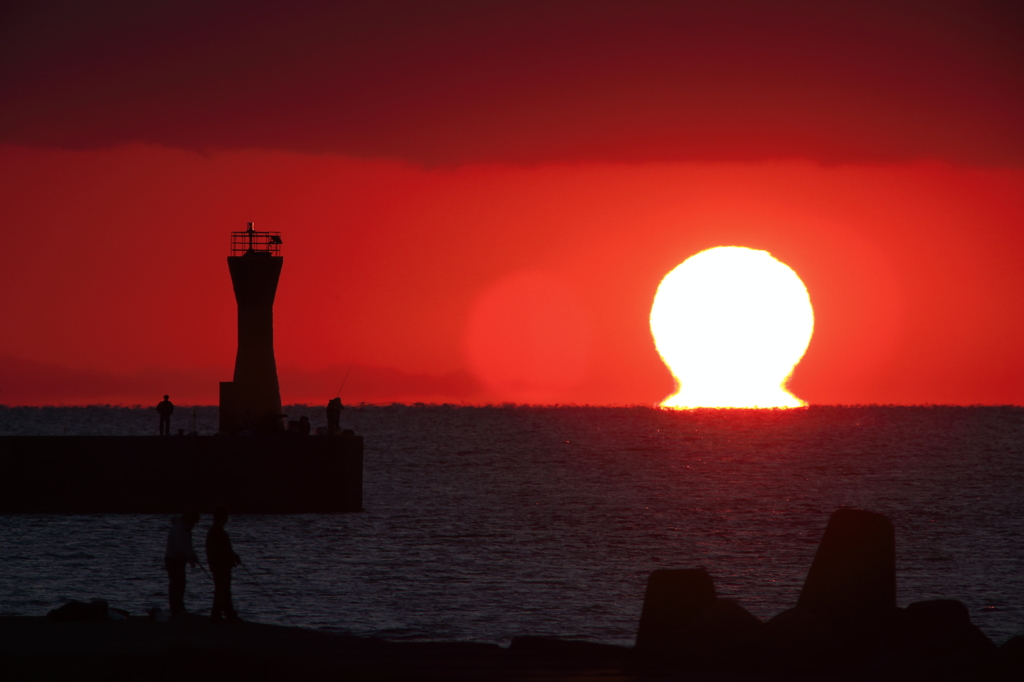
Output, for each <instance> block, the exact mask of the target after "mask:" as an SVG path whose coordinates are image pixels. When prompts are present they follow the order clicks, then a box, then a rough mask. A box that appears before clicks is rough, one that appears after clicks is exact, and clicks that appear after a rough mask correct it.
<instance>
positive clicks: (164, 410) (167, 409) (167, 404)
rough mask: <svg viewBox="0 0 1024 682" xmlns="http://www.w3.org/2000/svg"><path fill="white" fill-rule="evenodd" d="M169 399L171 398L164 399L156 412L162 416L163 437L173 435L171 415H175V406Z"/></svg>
mask: <svg viewBox="0 0 1024 682" xmlns="http://www.w3.org/2000/svg"><path fill="white" fill-rule="evenodd" d="M168 398H170V396H168V395H165V396H164V399H163V400H161V401H160V403H159V404H158V405H157V406H156V411H157V412H158V413H159V414H160V435H161V436H169V435H171V415H172V414H174V405H173V403H171V401H170V400H168Z"/></svg>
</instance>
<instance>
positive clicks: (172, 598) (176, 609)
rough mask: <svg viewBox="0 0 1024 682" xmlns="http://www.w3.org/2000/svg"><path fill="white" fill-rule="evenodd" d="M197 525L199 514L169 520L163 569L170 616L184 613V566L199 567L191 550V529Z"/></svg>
mask: <svg viewBox="0 0 1024 682" xmlns="http://www.w3.org/2000/svg"><path fill="white" fill-rule="evenodd" d="M197 523H199V514H198V513H196V512H194V511H187V512H185V513H184V514H181V515H180V516H174V517H172V518H171V529H170V531H169V532H168V533H167V550H166V551H165V552H164V568H166V569H167V581H168V586H167V601H168V605H169V606H170V607H171V615H172V616H180V615H182V614H184V613H186V611H185V565H186V564H190V565H191V566H193V567H195V566H198V565H199V557H197V556H196V551H195V550H194V549H193V548H192V529H193V528H194V527H195V525H196V524H197Z"/></svg>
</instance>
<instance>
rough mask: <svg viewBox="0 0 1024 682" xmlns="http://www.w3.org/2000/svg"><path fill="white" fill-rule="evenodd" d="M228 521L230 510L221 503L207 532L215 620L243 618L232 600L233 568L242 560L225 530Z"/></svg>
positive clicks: (214, 512)
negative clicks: (239, 615)
mask: <svg viewBox="0 0 1024 682" xmlns="http://www.w3.org/2000/svg"><path fill="white" fill-rule="evenodd" d="M227 522H228V510H227V507H225V506H224V505H219V506H218V507H217V508H216V509H215V510H214V511H213V525H212V526H210V530H209V531H207V533H206V561H207V563H209V564H210V573H211V574H212V577H213V609H212V610H211V612H210V616H211V617H212V618H213V620H214V621H215V622H217V621H223V620H224V619H225V618H226V619H227V620H229V621H238V620H241V618H239V617H238V614H237V613H235V606H234V604H233V603H232V601H231V569H232V568H234V567H235V566H239V565H241V563H242V560H241V559H240V558H239V556H238V555H237V554H235V551H234V549H232V547H231V538H230V537H228V534H227V531H225V530H224V524H226V523H227Z"/></svg>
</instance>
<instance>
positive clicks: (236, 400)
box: [220, 223, 284, 435]
mask: <svg viewBox="0 0 1024 682" xmlns="http://www.w3.org/2000/svg"><path fill="white" fill-rule="evenodd" d="M283 262H284V259H283V258H281V234H280V233H279V232H257V231H256V230H255V229H254V227H253V223H248V226H247V229H246V230H245V231H244V232H232V233H231V255H230V256H228V270H229V271H230V272H231V284H232V286H233V287H234V289H235V301H236V302H237V303H238V353H237V354H236V355H235V376H234V378H233V380H231V381H222V382H221V384H220V432H221V433H222V434H226V435H227V434H238V433H241V432H243V431H249V432H251V433H262V434H275V433H279V432H281V430H282V423H281V389H280V386H279V385H278V383H277V362H276V361H275V360H274V295H275V294H276V293H277V280H278V278H279V277H280V276H281V265H282V264H283Z"/></svg>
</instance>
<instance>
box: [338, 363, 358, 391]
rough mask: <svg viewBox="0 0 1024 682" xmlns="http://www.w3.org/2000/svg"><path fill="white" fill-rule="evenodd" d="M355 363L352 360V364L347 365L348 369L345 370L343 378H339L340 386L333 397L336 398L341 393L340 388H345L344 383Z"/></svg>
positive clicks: (346, 381)
mask: <svg viewBox="0 0 1024 682" xmlns="http://www.w3.org/2000/svg"><path fill="white" fill-rule="evenodd" d="M355 364H356V361H355V360H353V361H352V364H351V365H349V366H348V371H347V372H345V378H344V379H342V380H341V388H339V389H338V392H337V394H335V396H334V397H335V398H337V397H338V396H340V395H341V389H342V388H345V384H347V383H348V375H349V374H351V373H352V368H353V367H354V366H355Z"/></svg>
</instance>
